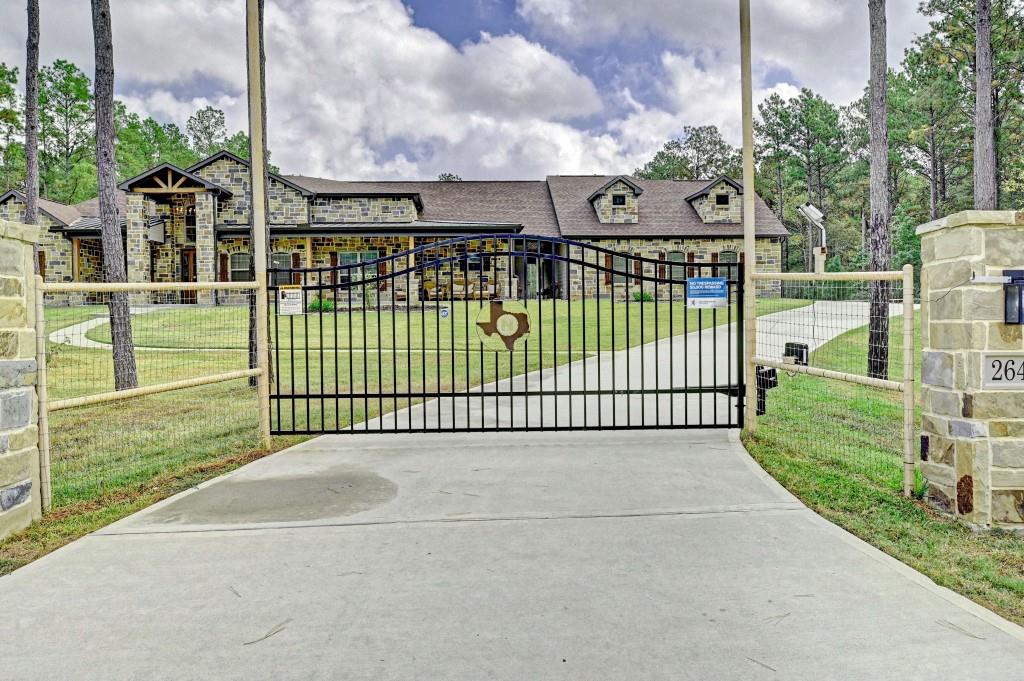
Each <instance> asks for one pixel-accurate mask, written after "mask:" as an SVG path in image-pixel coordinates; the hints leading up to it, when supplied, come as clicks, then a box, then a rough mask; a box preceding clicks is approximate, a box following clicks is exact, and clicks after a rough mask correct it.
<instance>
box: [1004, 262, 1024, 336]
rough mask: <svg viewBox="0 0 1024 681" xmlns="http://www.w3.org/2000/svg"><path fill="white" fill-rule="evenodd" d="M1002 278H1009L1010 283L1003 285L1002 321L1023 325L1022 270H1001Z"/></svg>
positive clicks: (1023, 282) (1023, 295)
mask: <svg viewBox="0 0 1024 681" xmlns="http://www.w3.org/2000/svg"><path fill="white" fill-rule="evenodd" d="M1003 276H1004V277H1009V278H1010V283H1008V284H1004V285H1003V290H1004V291H1005V294H1006V302H1005V305H1006V314H1005V315H1004V318H1003V321H1005V322H1006V323H1007V324H1024V270H1003Z"/></svg>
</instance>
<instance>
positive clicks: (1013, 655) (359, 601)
mask: <svg viewBox="0 0 1024 681" xmlns="http://www.w3.org/2000/svg"><path fill="white" fill-rule="evenodd" d="M0 602H2V603H3V613H4V626H3V627H0V661H2V662H0V677H2V678H4V679H14V680H22V679H54V678H76V679H200V678H201V679H381V680H391V679H445V680H446V681H448V680H452V681H454V680H461V679H466V680H473V681H476V680H479V679H515V680H520V679H531V680H532V679H586V680H588V681H600V680H604V679H609V680H612V679H614V680H621V679H643V680H645V681H656V680H659V679H672V680H686V679H693V680H707V679H715V680H723V679H724V680H728V679H744V680H746V679H787V680H792V679H808V680H814V681H820V680H822V679H829V680H833V681H841V680H844V679H851V680H852V679H858V680H860V679H932V678H953V679H985V680H986V681H1000V680H1004V679H1005V680H1010V679H1019V678H1020V660H1021V659H1024V658H1022V656H1024V633H1022V630H1021V629H1020V628H1018V627H1016V626H1013V625H1010V624H1009V623H1007V622H1005V621H1003V620H1001V619H999V618H997V617H995V616H994V615H992V614H991V613H989V612H988V611H986V610H984V609H982V608H980V607H978V606H975V605H973V604H971V603H970V602H968V601H966V600H964V599H962V598H960V597H958V596H956V595H954V594H952V593H951V592H949V591H946V590H944V589H941V588H939V587H936V586H935V585H934V584H932V583H931V582H929V581H928V580H926V579H924V578H923V577H921V576H920V575H918V574H917V573H915V572H913V571H912V570H910V569H908V568H906V567H904V566H902V565H901V564H899V563H897V562H896V561H894V560H892V559H890V558H888V557H886V556H884V555H883V554H881V553H879V552H877V551H875V550H874V549H871V548H870V547H868V546H867V545H865V544H863V543H862V542H860V541H859V540H857V539H855V538H853V537H852V536H850V535H848V534H846V533H844V532H842V531H840V530H838V529H837V528H835V527H834V526H832V525H829V524H828V523H826V522H825V521H823V520H822V519H820V518H819V517H818V516H816V515H814V514H813V513H811V512H810V511H809V510H807V509H805V508H804V507H803V506H801V505H800V504H799V503H798V502H797V501H796V500H795V499H793V498H792V497H791V496H790V495H789V494H788V493H786V492H785V491H784V490H782V489H781V488H780V487H779V486H778V485H777V484H776V483H775V482H774V481H772V480H771V479H770V478H768V477H767V476H766V475H765V474H764V473H763V472H762V471H761V470H760V469H758V468H757V467H756V465H755V464H754V463H753V462H752V460H751V459H750V458H749V457H748V456H747V454H746V453H745V452H744V451H743V449H742V447H741V446H740V445H739V443H738V442H737V440H736V436H735V434H733V433H729V432H727V431H689V432H687V433H686V434H680V433H675V432H672V433H670V432H664V431H639V432H629V433H623V432H586V433H531V434H516V435H510V434H486V435H443V436H440V435H437V436H422V435H351V436H336V437H322V438H318V439H316V440H312V441H310V442H308V443H306V444H304V445H301V446H299V447H296V448H293V449H290V450H288V451H285V452H282V453H280V454H277V455H275V456H272V457H268V458H266V459H263V460H260V461H258V462H255V463H253V464H251V465H249V466H247V467H245V468H243V469H240V470H239V471H236V472H235V473H234V474H231V475H229V476H225V477H223V478H220V479H218V480H215V481H212V482H210V483H207V484H205V485H202V486H200V488H198V489H196V490H193V491H189V492H186V493H184V494H181V495H179V496H177V497H175V498H173V499H170V500H168V501H166V502H164V503H161V504H158V505H156V506H154V507H152V508H150V509H149V510H146V511H143V512H141V513H139V514H136V515H135V516H132V517H130V518H127V519H125V520H124V521H121V522H119V523H116V524H114V525H112V526H110V527H108V528H106V529H105V530H103V531H101V532H98V533H96V534H93V535H91V536H89V537H86V538H84V539H82V540H79V541H77V542H75V543H73V544H71V545H70V546H68V547H66V548H64V549H61V550H59V551H57V552H55V553H53V554H51V555H50V556H47V557H45V558H43V559H41V560H39V561H37V562H35V563H33V564H31V565H29V566H27V567H25V568H23V569H21V570H18V571H17V572H15V573H13V574H12V575H9V576H7V577H3V578H0Z"/></svg>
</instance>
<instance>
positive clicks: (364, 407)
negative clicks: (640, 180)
mask: <svg viewBox="0 0 1024 681" xmlns="http://www.w3.org/2000/svg"><path fill="white" fill-rule="evenodd" d="M619 247H620V248H621V250H610V249H606V248H601V247H598V246H595V245H592V244H586V243H580V242H575V241H569V240H566V239H559V238H550V237H532V236H522V235H508V234H498V235H478V236H467V237H458V238H452V239H443V240H438V241H436V242H433V243H428V244H425V245H422V246H419V247H416V248H414V249H411V250H406V251H401V252H391V253H380V252H374V251H369V250H368V251H364V252H346V253H328V254H321V257H322V258H323V259H325V260H326V259H327V258H328V257H329V261H330V263H331V264H330V265H329V266H325V267H314V268H298V267H292V268H275V269H272V270H270V272H269V278H270V282H269V283H270V286H269V296H270V338H271V345H272V349H271V364H272V367H271V370H272V372H273V380H272V381H271V419H272V424H273V432H274V433H276V434H295V433H303V434H316V433H350V432H357V433H358V432H441V431H443V432H458V431H488V430H573V429H626V428H716V427H721V428H737V427H741V426H742V419H743V395H744V392H743V374H742V372H743V354H742V353H743V350H742V348H743V318H742V314H743V313H742V310H743V287H742V281H743V272H742V265H741V264H739V263H705V262H694V261H693V260H692V259H690V260H686V259H680V257H679V254H678V253H676V252H664V251H655V250H653V248H652V247H651V245H650V244H646V245H641V244H639V243H637V247H636V248H634V246H633V244H632V243H630V242H629V241H626V240H623V241H620V242H619ZM641 253H643V255H641ZM651 255H654V256H655V257H649V256H651ZM296 260H298V259H294V260H293V262H295V261H296ZM709 276H714V277H723V278H725V279H727V282H728V290H729V304H728V305H727V306H725V307H719V308H713V309H694V308H692V307H689V306H688V305H687V297H686V296H687V293H686V291H687V285H686V283H687V280H688V279H691V278H694V277H709Z"/></svg>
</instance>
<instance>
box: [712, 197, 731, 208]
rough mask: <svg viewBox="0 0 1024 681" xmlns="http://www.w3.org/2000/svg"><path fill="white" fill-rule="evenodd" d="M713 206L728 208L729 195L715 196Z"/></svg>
mask: <svg viewBox="0 0 1024 681" xmlns="http://www.w3.org/2000/svg"><path fill="white" fill-rule="evenodd" d="M715 205H716V206H717V207H719V208H728V207H729V195H728V194H715Z"/></svg>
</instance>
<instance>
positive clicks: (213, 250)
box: [196, 192, 217, 305]
mask: <svg viewBox="0 0 1024 681" xmlns="http://www.w3.org/2000/svg"><path fill="white" fill-rule="evenodd" d="M196 280H197V281H199V282H214V281H217V237H216V234H215V232H214V198H213V194H211V193H210V192H199V193H197V194H196ZM196 300H197V301H198V302H199V304H200V305H212V304H213V302H214V295H213V292H212V291H199V293H198V295H197V296H196Z"/></svg>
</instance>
